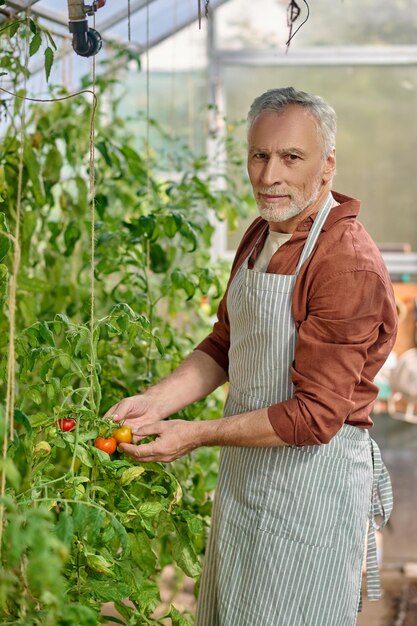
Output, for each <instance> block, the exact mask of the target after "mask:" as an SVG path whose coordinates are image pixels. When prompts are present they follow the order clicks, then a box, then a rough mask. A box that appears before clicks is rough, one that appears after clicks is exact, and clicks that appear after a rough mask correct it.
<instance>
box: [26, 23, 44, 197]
mask: <svg viewBox="0 0 417 626" xmlns="http://www.w3.org/2000/svg"><path fill="white" fill-rule="evenodd" d="M36 36H37V35H35V37H36ZM23 155H24V162H25V165H26V167H27V171H28V174H29V178H30V182H31V183H32V190H33V195H34V196H35V200H36V202H37V203H38V204H39V205H40V206H43V205H44V204H45V193H44V189H43V181H42V177H41V169H40V163H39V159H38V157H37V155H36V154H35V151H34V149H33V148H32V145H31V143H29V141H26V142H25V147H24V151H23Z"/></svg>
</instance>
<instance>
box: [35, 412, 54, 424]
mask: <svg viewBox="0 0 417 626" xmlns="http://www.w3.org/2000/svg"><path fill="white" fill-rule="evenodd" d="M51 422H52V420H51V417H50V416H49V415H47V414H46V413H33V414H32V415H31V416H30V423H31V424H32V427H33V428H39V427H40V426H46V425H47V424H50V423H51Z"/></svg>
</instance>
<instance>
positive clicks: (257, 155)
mask: <svg viewBox="0 0 417 626" xmlns="http://www.w3.org/2000/svg"><path fill="white" fill-rule="evenodd" d="M253 158H254V159H257V160H259V161H264V160H265V159H267V158H268V156H267V155H266V154H265V152H255V153H254V155H253Z"/></svg>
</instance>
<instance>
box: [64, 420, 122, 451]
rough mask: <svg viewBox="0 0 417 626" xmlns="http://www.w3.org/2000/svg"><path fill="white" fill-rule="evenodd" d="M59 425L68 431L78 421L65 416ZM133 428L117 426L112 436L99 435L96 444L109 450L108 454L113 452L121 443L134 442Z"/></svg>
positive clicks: (100, 448) (102, 448) (97, 446)
mask: <svg viewBox="0 0 417 626" xmlns="http://www.w3.org/2000/svg"><path fill="white" fill-rule="evenodd" d="M56 424H57V426H58V428H59V429H60V430H62V431H63V432H65V433H67V432H69V431H71V430H74V428H75V427H76V425H77V422H76V421H75V420H74V419H72V418H69V417H64V418H62V419H60V420H58V421H57V423H56ZM132 438H133V437H132V430H131V429H130V427H129V426H126V425H122V426H119V428H115V429H114V430H113V432H112V434H111V436H110V437H97V438H96V439H95V440H94V446H95V447H96V448H98V449H99V450H103V451H104V452H107V454H113V453H114V452H115V451H116V448H117V446H118V444H119V443H132Z"/></svg>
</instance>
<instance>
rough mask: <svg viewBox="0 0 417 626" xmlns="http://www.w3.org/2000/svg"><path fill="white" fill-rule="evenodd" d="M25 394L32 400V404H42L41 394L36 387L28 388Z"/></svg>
mask: <svg viewBox="0 0 417 626" xmlns="http://www.w3.org/2000/svg"><path fill="white" fill-rule="evenodd" d="M26 393H27V395H28V397H29V398H30V399H31V400H32V402H34V403H35V404H38V405H40V404H42V394H41V392H40V391H39V389H38V387H35V386H33V387H29V389H28V390H27V392H26Z"/></svg>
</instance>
